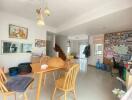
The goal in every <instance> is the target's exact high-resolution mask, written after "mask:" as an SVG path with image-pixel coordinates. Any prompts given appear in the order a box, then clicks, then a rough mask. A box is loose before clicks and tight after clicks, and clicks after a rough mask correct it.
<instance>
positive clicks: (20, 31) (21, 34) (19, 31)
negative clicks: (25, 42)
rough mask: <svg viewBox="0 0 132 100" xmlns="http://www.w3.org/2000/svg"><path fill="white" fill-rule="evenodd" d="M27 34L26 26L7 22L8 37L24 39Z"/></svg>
mask: <svg viewBox="0 0 132 100" xmlns="http://www.w3.org/2000/svg"><path fill="white" fill-rule="evenodd" d="M27 35H28V28H25V27H20V26H16V25H12V24H9V38H20V39H26V38H27Z"/></svg>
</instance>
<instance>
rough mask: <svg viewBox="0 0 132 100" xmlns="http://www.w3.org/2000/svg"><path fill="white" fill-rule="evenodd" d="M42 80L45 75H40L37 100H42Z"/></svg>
mask: <svg viewBox="0 0 132 100" xmlns="http://www.w3.org/2000/svg"><path fill="white" fill-rule="evenodd" d="M42 80H43V73H40V75H39V81H38V87H37V96H36V100H40V91H41V85H42Z"/></svg>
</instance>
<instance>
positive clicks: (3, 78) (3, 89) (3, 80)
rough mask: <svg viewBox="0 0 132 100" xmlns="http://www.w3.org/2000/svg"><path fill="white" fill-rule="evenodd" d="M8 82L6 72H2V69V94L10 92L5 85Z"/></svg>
mask: <svg viewBox="0 0 132 100" xmlns="http://www.w3.org/2000/svg"><path fill="white" fill-rule="evenodd" d="M5 82H7V78H6V76H5V74H4V72H3V71H2V69H0V92H2V93H3V92H8V90H7V88H6V87H5V85H4V83H5Z"/></svg>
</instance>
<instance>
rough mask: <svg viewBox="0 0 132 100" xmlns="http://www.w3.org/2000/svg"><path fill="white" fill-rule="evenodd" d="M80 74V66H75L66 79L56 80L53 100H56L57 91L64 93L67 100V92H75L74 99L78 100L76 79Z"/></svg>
mask: <svg viewBox="0 0 132 100" xmlns="http://www.w3.org/2000/svg"><path fill="white" fill-rule="evenodd" d="M78 72H79V65H78V64H74V65H73V66H72V67H71V68H70V69H69V71H68V72H67V74H66V75H65V76H64V77H62V78H59V79H58V80H56V82H55V89H54V92H53V95H52V100H53V99H54V96H55V93H56V90H57V89H59V90H61V91H63V92H64V97H65V100H66V94H67V92H73V94H74V98H75V99H76V93H75V82H76V77H77V74H78Z"/></svg>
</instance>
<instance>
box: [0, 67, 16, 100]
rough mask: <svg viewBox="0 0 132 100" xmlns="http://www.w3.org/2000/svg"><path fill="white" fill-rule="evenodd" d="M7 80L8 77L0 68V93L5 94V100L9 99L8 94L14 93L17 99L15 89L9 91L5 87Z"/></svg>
mask: <svg viewBox="0 0 132 100" xmlns="http://www.w3.org/2000/svg"><path fill="white" fill-rule="evenodd" d="M6 82H7V78H6V76H5V74H4V72H3V71H2V70H1V69H0V93H1V94H2V95H3V98H4V100H7V96H9V95H14V96H15V100H16V93H15V92H13V91H9V90H8V89H7V88H6V87H5V85H4V84H5V83H6Z"/></svg>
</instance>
